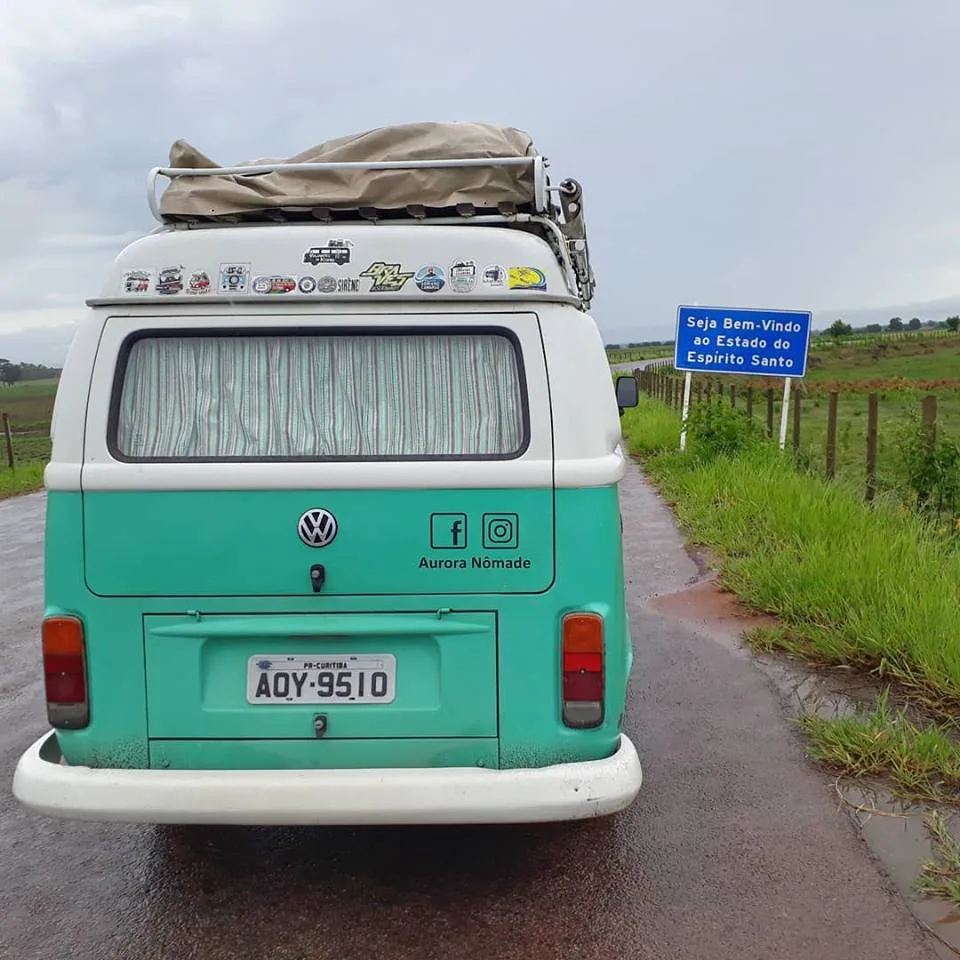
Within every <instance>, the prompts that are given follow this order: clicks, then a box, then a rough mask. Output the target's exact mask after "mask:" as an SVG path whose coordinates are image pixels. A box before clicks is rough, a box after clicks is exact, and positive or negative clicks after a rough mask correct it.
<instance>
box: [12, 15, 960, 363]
mask: <svg viewBox="0 0 960 960" xmlns="http://www.w3.org/2000/svg"><path fill="white" fill-rule="evenodd" d="M521 10H523V11H527V12H521ZM958 43H960V2H958V0H804V2H802V3H790V4H788V3H785V2H779V0H659V2H657V3H651V2H648V0H618V2H614V0H591V2H590V3H583V2H582V0H579V2H578V0H554V2H551V3H545V4H536V5H534V4H530V5H527V6H526V7H521V6H520V4H518V3H517V0H510V2H504V0H485V2H484V3H483V4H479V5H476V4H474V5H463V4H452V3H449V2H445V3H441V2H433V0H408V2H407V3H404V4H399V3H397V2H396V0H389V2H388V0H351V2H349V3H339V4H337V3H320V2H313V0H310V2H308V0H265V2H259V0H154V2H136V0H82V2H80V0H0V292H2V295H3V299H2V301H0V356H8V357H10V358H11V359H13V360H35V361H44V362H48V363H58V362H60V361H61V360H62V358H63V354H64V352H65V348H66V345H67V343H68V342H69V339H70V335H71V327H70V326H69V324H71V323H73V322H74V321H75V320H76V319H77V318H79V317H81V316H82V314H83V310H84V309H85V308H84V307H83V300H84V298H85V297H88V296H91V295H93V294H95V293H96V291H97V290H98V288H99V286H100V284H101V281H102V276H103V273H104V270H105V268H106V266H107V264H108V263H109V262H110V260H111V259H112V258H113V257H114V256H115V255H116V253H117V252H118V250H119V249H120V248H121V247H122V246H123V245H124V244H125V243H127V242H129V240H131V239H132V238H134V237H136V236H137V235H138V234H140V233H143V232H145V231H147V230H149V229H151V227H152V225H153V221H152V219H151V217H150V215H149V212H148V210H147V207H146V200H145V195H144V181H145V174H146V172H147V170H148V169H149V167H151V166H153V165H156V164H162V163H165V162H166V160H167V154H168V151H169V148H170V144H171V143H172V142H173V141H174V140H175V139H177V138H178V137H184V138H186V139H187V140H189V141H190V142H192V143H193V144H194V145H195V146H197V147H198V148H199V149H200V150H201V151H203V152H204V153H206V154H207V155H208V156H211V157H212V158H214V159H215V160H217V161H219V162H222V163H225V164H229V163H233V162H238V161H241V160H246V159H251V158H255V157H262V156H288V155H290V154H293V153H296V152H299V151H301V150H303V149H304V148H306V147H307V146H310V145H312V144H314V143H318V142H321V141H323V140H326V139H330V138H333V137H339V136H343V135H345V134H349V133H355V132H360V131H362V130H366V129H369V128H371V127H376V126H380V125H384V124H391V123H404V122H408V121H412V120H433V119H438V120H487V121H492V122H496V123H502V124H508V125H512V126H517V127H520V128H522V129H525V130H527V131H528V132H530V133H531V134H532V136H533V138H534V143H535V144H536V146H537V147H538V148H539V149H540V150H541V152H543V153H545V154H546V155H547V156H548V157H549V158H550V160H551V164H552V167H551V170H552V173H553V175H554V177H556V178H561V177H564V176H573V177H576V178H577V179H579V180H580V181H581V182H582V184H583V186H584V201H585V212H586V216H587V224H588V235H589V238H590V242H591V250H592V254H593V259H594V269H595V271H596V274H597V280H598V291H597V296H596V299H595V300H594V311H593V312H594V315H595V316H596V318H597V321H598V323H599V324H600V327H601V330H602V331H603V334H604V337H605V338H606V339H607V341H608V342H617V341H628V340H640V339H647V338H653V337H664V336H670V335H671V333H672V328H673V324H674V320H675V312H676V307H677V305H678V304H680V303H694V302H699V303H704V304H707V303H709V304H714V305H726V306H762V307H784V308H801V309H812V310H814V311H816V312H817V316H816V318H815V322H816V323H819V324H823V323H829V322H830V321H831V320H832V319H835V318H836V316H846V317H848V318H849V317H853V316H855V315H854V311H855V310H866V311H868V312H867V313H862V314H857V315H856V319H858V320H859V319H862V318H870V317H872V313H871V311H876V312H877V314H876V315H877V317H879V318H885V317H886V316H889V315H891V314H892V313H900V314H902V315H904V316H912V315H914V313H916V315H919V316H921V317H922V318H923V319H927V318H928V317H929V318H930V319H942V318H943V317H944V316H945V315H946V314H947V313H948V312H956V310H957V309H960V111H958V110H957V92H956V91H957V89H958V86H960V80H958V64H957V54H956V50H957V45H958ZM930 301H936V302H933V303H930Z"/></svg>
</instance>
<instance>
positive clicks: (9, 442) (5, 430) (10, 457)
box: [3, 413, 14, 470]
mask: <svg viewBox="0 0 960 960" xmlns="http://www.w3.org/2000/svg"><path fill="white" fill-rule="evenodd" d="M3 435H4V437H5V438H6V441H7V466H8V467H9V468H10V469H11V470H13V468H14V460H13V437H12V435H11V434H10V414H9V413H5V414H4V415H3Z"/></svg>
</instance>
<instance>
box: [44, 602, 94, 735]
mask: <svg viewBox="0 0 960 960" xmlns="http://www.w3.org/2000/svg"><path fill="white" fill-rule="evenodd" d="M42 638H43V679H44V686H45V688H46V697H47V719H48V721H49V722H50V725H51V726H52V727H60V728H64V729H76V728H78V727H85V726H86V725H87V724H88V723H89V722H90V706H89V702H88V699H87V657H86V642H85V639H84V635H83V624H82V623H81V622H80V620H79V619H78V618H77V617H47V619H46V620H44V621H43V628H42Z"/></svg>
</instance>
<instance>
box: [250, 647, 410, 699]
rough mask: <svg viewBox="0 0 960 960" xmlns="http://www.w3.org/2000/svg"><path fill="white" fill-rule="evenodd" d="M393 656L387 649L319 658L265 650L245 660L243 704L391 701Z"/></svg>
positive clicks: (394, 683) (394, 674)
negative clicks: (245, 674) (259, 654)
mask: <svg viewBox="0 0 960 960" xmlns="http://www.w3.org/2000/svg"><path fill="white" fill-rule="evenodd" d="M396 688H397V659H396V657H394V656H393V654H391V653H359V654H357V653H350V654H346V653H344V654H340V653H330V654H324V655H323V656H322V657H301V656H287V655H285V654H280V655H277V654H264V655H262V656H254V657H251V658H250V659H249V660H248V661H247V703H252V704H270V703H273V704H285V703H313V704H317V703H322V704H331V703H392V702H393V699H394V697H395V696H396V695H397V689H396Z"/></svg>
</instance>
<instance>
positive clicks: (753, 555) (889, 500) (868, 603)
mask: <svg viewBox="0 0 960 960" xmlns="http://www.w3.org/2000/svg"><path fill="white" fill-rule="evenodd" d="M724 419H725V418H723V417H721V418H720V421H723V420H724ZM745 419H746V418H741V420H744V421H745ZM726 420H727V424H726V427H727V428H728V427H729V421H730V418H729V417H726ZM623 421H624V433H625V436H626V438H627V443H628V446H629V449H630V450H631V452H632V453H634V454H637V455H638V456H639V457H640V458H641V460H642V462H643V464H644V467H645V469H646V472H647V474H648V475H649V476H650V477H651V479H652V480H653V481H654V482H655V483H656V485H657V486H658V487H659V489H660V491H661V493H662V494H663V496H664V498H665V499H666V500H667V501H668V502H670V503H671V504H672V506H673V508H674V510H675V513H676V515H677V518H678V520H679V522H680V524H681V526H682V527H683V528H684V529H685V531H686V532H687V534H688V537H689V538H690V539H691V540H692V541H694V542H695V543H696V544H698V545H701V546H703V547H707V548H709V549H710V551H711V554H712V555H713V557H714V558H715V560H716V562H717V564H718V567H719V569H718V579H719V581H720V583H721V584H722V585H723V586H724V587H725V588H727V589H729V590H731V591H733V592H734V593H735V594H737V595H738V596H739V597H740V598H741V599H742V600H743V601H744V602H745V603H746V604H747V605H748V606H749V607H752V608H753V609H755V610H757V611H761V612H764V613H768V614H772V615H774V616H776V617H777V618H778V620H779V626H777V627H775V628H772V629H771V628H764V629H760V630H755V631H753V632H752V633H751V634H750V635H748V636H747V637H746V640H747V642H748V643H750V645H751V646H753V647H754V649H757V650H761V651H763V652H773V651H776V650H781V651H784V652H787V653H789V654H792V655H794V656H798V657H802V658H803V659H804V660H805V661H806V662H807V663H809V664H811V665H814V666H817V665H820V666H842V667H846V668H853V669H859V670H862V671H865V672H866V673H868V674H870V675H872V676H873V677H875V678H876V679H877V680H879V681H880V682H882V683H884V684H885V685H886V688H887V689H886V690H885V691H884V692H883V693H882V694H881V695H880V696H879V697H878V698H877V700H876V702H875V703H874V704H873V705H872V707H871V708H870V709H860V710H859V711H858V712H856V713H854V714H852V715H849V716H842V717H839V718H825V717H821V716H819V715H817V714H815V713H811V712H808V713H805V714H803V715H801V716H800V717H799V718H798V720H797V721H796V722H797V723H798V725H799V727H800V728H801V729H802V730H803V732H804V733H805V735H806V737H807V742H808V751H809V753H810V754H811V756H812V757H813V758H814V759H816V760H817V761H819V762H821V763H823V764H825V765H826V766H828V767H830V768H832V769H833V770H835V771H838V772H839V773H841V774H843V775H846V776H851V777H861V778H862V777H885V778H888V780H889V781H890V782H891V784H892V787H893V789H894V791H895V793H897V794H899V795H900V796H901V797H903V798H905V799H909V800H913V801H925V802H930V803H940V804H950V805H951V806H953V807H960V537H957V536H944V535H943V534H942V532H939V531H938V530H937V529H935V528H934V527H933V526H932V525H931V524H930V523H929V521H926V520H924V519H923V518H921V517H920V516H918V515H917V514H916V513H915V512H913V511H911V510H909V509H907V508H906V507H904V506H903V505H902V504H901V503H898V502H897V500H896V498H895V497H892V496H884V495H881V496H880V497H879V499H878V500H877V501H876V502H875V503H874V505H873V506H872V507H871V506H867V505H866V504H864V503H863V501H862V499H861V498H862V494H858V493H855V492H853V491H852V490H851V489H850V488H849V487H848V486H847V485H845V484H843V483H829V482H827V481H825V480H823V479H821V478H820V477H818V476H816V475H812V474H811V473H809V472H807V471H805V470H802V469H801V470H798V469H797V467H796V464H795V461H794V458H793V457H792V456H790V455H789V453H787V454H781V453H780V452H779V451H778V450H777V449H776V448H775V446H774V445H772V444H770V443H768V442H766V441H763V440H761V442H760V443H757V442H756V431H755V430H754V431H752V435H753V439H752V440H751V431H749V430H743V431H742V433H741V435H740V442H741V443H743V444H744V449H742V450H741V451H740V452H739V453H734V454H732V455H730V454H724V453H716V452H715V451H713V452H711V450H710V449H708V444H707V443H706V442H705V441H704V442H701V441H700V440H699V439H698V436H697V434H696V431H693V432H692V433H691V435H690V436H689V438H688V450H687V452H685V453H682V454H681V453H680V452H679V450H678V438H679V429H680V418H679V416H678V415H677V413H676V412H675V411H674V410H672V409H670V408H668V407H666V406H665V405H663V404H661V403H659V402H657V401H654V400H651V399H650V398H648V397H644V398H642V401H641V405H640V407H639V408H638V409H637V410H635V411H630V412H628V413H626V414H625V415H624V418H623ZM741 426H742V424H741ZM724 428H725V424H724V423H723V422H718V425H716V433H715V439H718V442H719V440H724V441H726V440H728V439H729V437H730V436H731V434H730V433H729V430H728V432H726V433H724ZM744 438H746V439H744ZM734 439H735V440H736V437H734ZM891 687H893V688H895V689H896V690H897V691H898V693H900V694H902V699H903V702H904V704H905V707H904V708H903V709H899V710H895V709H893V708H892V707H891V705H890V699H889V690H890V688H891ZM918 708H919V709H918ZM908 709H909V711H910V712H909V713H908V712H907V711H908ZM927 827H928V830H929V832H930V834H931V839H932V842H933V847H934V855H935V859H934V860H932V861H930V862H929V863H928V864H927V865H926V866H925V867H924V870H923V873H922V874H921V876H920V877H919V878H918V880H917V882H916V887H917V889H918V890H919V891H920V892H922V893H924V894H926V895H929V896H935V897H940V898H942V899H947V900H952V901H955V902H958V903H960V843H957V841H955V840H954V838H953V837H952V836H951V835H950V831H949V829H948V828H947V826H946V822H945V820H943V818H940V819H939V820H938V819H936V818H929V819H928V822H927Z"/></svg>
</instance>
